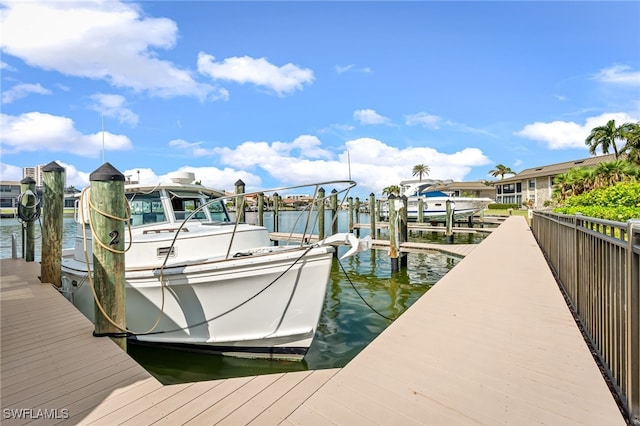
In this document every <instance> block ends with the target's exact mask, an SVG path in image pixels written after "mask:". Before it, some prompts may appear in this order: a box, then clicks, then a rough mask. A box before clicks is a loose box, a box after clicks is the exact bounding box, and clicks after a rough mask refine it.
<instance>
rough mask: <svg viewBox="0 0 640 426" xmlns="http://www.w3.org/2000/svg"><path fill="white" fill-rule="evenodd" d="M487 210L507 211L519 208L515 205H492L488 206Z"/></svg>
mask: <svg viewBox="0 0 640 426" xmlns="http://www.w3.org/2000/svg"><path fill="white" fill-rule="evenodd" d="M487 208H488V209H489V210H507V209H517V208H520V206H518V205H517V204H499V203H494V204H489V205H488V206H487Z"/></svg>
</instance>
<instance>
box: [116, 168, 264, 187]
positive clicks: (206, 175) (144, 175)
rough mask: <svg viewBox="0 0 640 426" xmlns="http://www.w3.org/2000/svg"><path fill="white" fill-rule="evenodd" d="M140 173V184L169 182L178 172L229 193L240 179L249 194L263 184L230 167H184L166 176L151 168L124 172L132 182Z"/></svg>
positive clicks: (256, 177) (248, 174)
mask: <svg viewBox="0 0 640 426" xmlns="http://www.w3.org/2000/svg"><path fill="white" fill-rule="evenodd" d="M138 172H140V175H139V177H140V182H141V183H144V184H151V185H155V184H157V183H160V182H168V181H170V180H171V176H172V175H173V174H174V173H178V172H191V173H193V174H194V175H195V178H196V180H197V181H201V182H202V184H203V185H204V186H206V187H209V188H215V189H221V190H226V191H229V192H233V191H234V189H235V182H236V181H237V180H238V179H242V181H243V182H244V183H245V185H246V188H247V192H249V191H252V190H253V189H258V188H260V186H261V184H262V181H261V179H260V177H259V176H257V175H255V174H253V173H251V172H247V171H244V170H238V169H234V168H230V167H225V168H218V167H192V166H182V167H179V168H177V169H176V170H172V171H170V172H168V173H165V174H156V172H155V171H154V170H153V169H150V168H138V169H126V170H124V171H123V172H122V174H123V175H124V176H125V177H126V176H130V177H131V180H138ZM250 188H253V189H250Z"/></svg>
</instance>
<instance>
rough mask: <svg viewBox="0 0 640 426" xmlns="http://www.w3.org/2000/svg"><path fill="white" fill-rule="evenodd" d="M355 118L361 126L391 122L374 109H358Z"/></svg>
mask: <svg viewBox="0 0 640 426" xmlns="http://www.w3.org/2000/svg"><path fill="white" fill-rule="evenodd" d="M353 118H354V119H355V120H356V121H358V122H359V123H360V124H386V123H389V122H390V120H389V119H388V118H387V117H385V116H382V115H380V114H378V113H377V112H376V111H374V110H372V109H358V110H356V111H354V112H353Z"/></svg>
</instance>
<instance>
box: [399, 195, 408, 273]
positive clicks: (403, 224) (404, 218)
mask: <svg viewBox="0 0 640 426" xmlns="http://www.w3.org/2000/svg"><path fill="white" fill-rule="evenodd" d="M400 199H401V200H402V209H401V210H400V214H399V219H400V220H399V221H398V222H399V223H400V242H401V243H406V242H408V241H409V213H408V211H407V208H408V206H409V200H408V199H407V196H406V195H403V196H402V197H400ZM399 255H400V268H406V267H407V253H404V254H403V253H399Z"/></svg>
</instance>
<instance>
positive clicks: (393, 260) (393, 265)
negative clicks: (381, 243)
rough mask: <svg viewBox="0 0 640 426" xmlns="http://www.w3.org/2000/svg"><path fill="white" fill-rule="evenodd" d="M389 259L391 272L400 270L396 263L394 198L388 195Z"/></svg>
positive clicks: (396, 234) (396, 239) (396, 215)
mask: <svg viewBox="0 0 640 426" xmlns="http://www.w3.org/2000/svg"><path fill="white" fill-rule="evenodd" d="M387 202H388V203H389V258H390V259H391V272H398V271H399V270H400V264H399V262H398V252H399V250H398V245H399V244H398V230H397V222H398V221H397V217H398V212H397V211H396V196H395V195H393V194H391V195H389V200H388V201H387Z"/></svg>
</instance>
